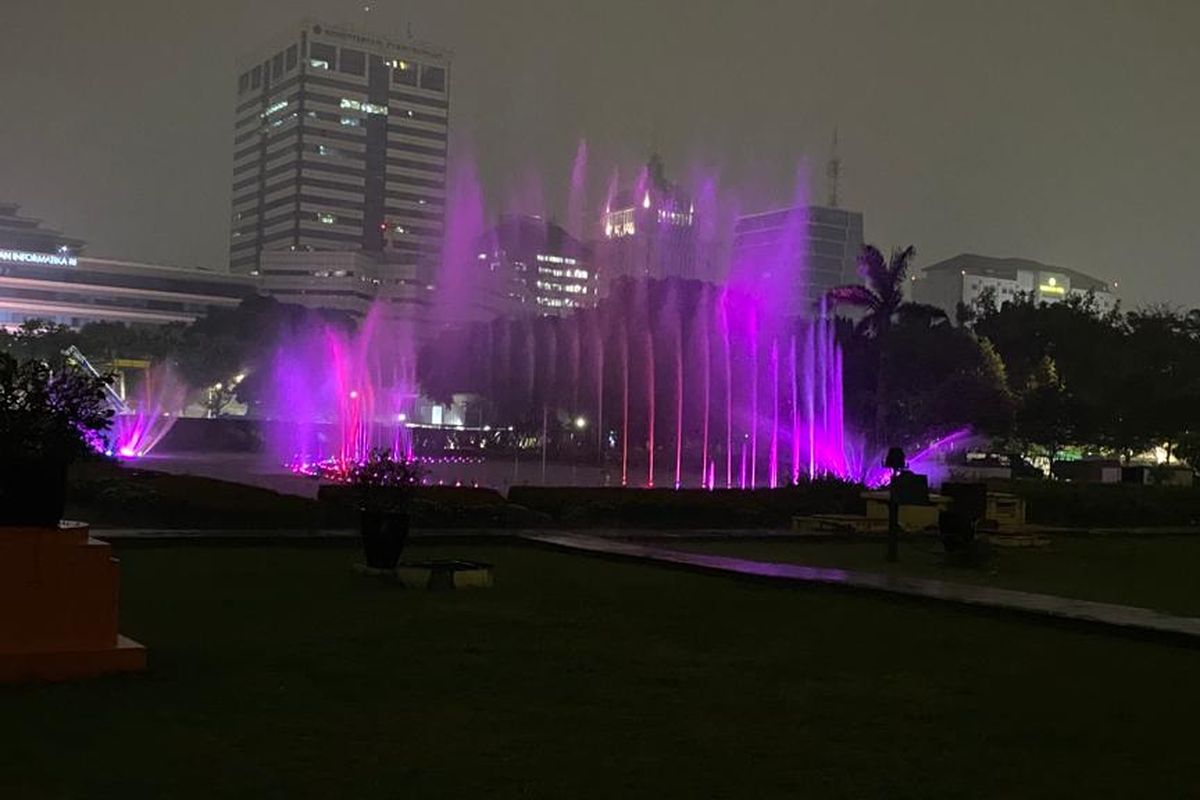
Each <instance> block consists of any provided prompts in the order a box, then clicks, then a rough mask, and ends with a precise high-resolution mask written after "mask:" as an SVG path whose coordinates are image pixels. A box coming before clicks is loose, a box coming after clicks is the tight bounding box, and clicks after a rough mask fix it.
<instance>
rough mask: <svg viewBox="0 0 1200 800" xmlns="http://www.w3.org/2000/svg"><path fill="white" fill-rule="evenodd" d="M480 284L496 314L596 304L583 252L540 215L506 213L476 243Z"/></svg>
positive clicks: (551, 312)
mask: <svg viewBox="0 0 1200 800" xmlns="http://www.w3.org/2000/svg"><path fill="white" fill-rule="evenodd" d="M478 250H479V254H478V261H479V268H480V270H481V272H482V277H481V280H482V282H484V283H485V284H486V287H487V288H486V292H485V293H486V295H487V296H488V297H489V298H492V299H493V300H492V301H493V302H494V303H495V306H496V311H497V316H518V315H521V314H537V315H542V316H562V315H565V314H568V313H570V312H571V311H572V310H574V309H577V308H586V307H590V306H594V305H595V304H596V301H597V280H596V271H595V269H594V268H593V267H592V264H591V259H590V254H589V251H588V248H587V247H586V246H585V245H584V244H583V243H582V242H580V241H579V240H578V239H576V238H575V237H573V236H571V235H570V234H569V233H567V231H566V230H564V229H563V228H562V227H561V226H560V225H557V224H555V223H553V222H549V221H547V220H545V219H542V218H541V217H535V216H530V215H509V216H504V217H501V218H500V221H499V222H498V223H497V224H496V225H495V226H493V227H492V228H491V229H489V230H488V231H487V232H486V233H485V234H484V235H483V237H482V238H481V239H480V242H479V247H478Z"/></svg>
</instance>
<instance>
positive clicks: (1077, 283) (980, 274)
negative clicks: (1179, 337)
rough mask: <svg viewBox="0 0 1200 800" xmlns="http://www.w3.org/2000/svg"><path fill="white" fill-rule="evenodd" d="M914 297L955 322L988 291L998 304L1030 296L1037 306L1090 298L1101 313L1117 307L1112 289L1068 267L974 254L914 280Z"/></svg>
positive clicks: (928, 270)
mask: <svg viewBox="0 0 1200 800" xmlns="http://www.w3.org/2000/svg"><path fill="white" fill-rule="evenodd" d="M912 278H913V280H912V297H913V299H914V300H916V301H917V302H920V303H928V304H929V305H933V306H937V307H938V308H941V309H942V310H943V311H945V312H946V313H947V314H948V315H949V316H950V317H951V318H954V315H955V313H956V312H957V309H958V306H959V304H960V303H961V304H962V305H964V306H968V307H970V306H972V305H974V304H975V302H976V301H977V300H979V299H980V298H981V297H982V296H983V295H984V293H985V292H989V291H990V292H992V294H993V295H994V298H995V302H996V305H997V306H999V305H1003V304H1004V303H1005V302H1009V301H1012V300H1015V299H1017V298H1019V297H1028V298H1030V299H1032V300H1033V301H1034V302H1037V303H1057V302H1058V301H1060V300H1065V299H1066V298H1068V297H1091V298H1093V299H1094V301H1095V303H1096V305H1097V307H1098V308H1099V309H1100V310H1101V311H1107V310H1109V309H1111V308H1113V307H1114V306H1115V305H1116V303H1117V297H1116V295H1115V294H1114V293H1113V289H1114V288H1115V286H1114V285H1110V284H1109V283H1108V282H1107V281H1103V280H1101V279H1099V278H1094V277H1092V276H1091V275H1085V274H1084V273H1082V272H1078V271H1076V270H1073V269H1068V268H1066V267H1056V266H1051V265H1049V264H1042V263H1040V262H1037V261H1031V260H1029V259H1024V258H993V257H991V256H981V255H976V254H973V253H963V254H961V255H957V256H954V257H953V258H948V259H946V260H945V261H939V262H938V263H936V264H931V265H930V266H928V267H926V268H925V269H923V270H921V273H920V274H918V275H913V276H912Z"/></svg>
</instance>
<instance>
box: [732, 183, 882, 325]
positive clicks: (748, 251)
mask: <svg viewBox="0 0 1200 800" xmlns="http://www.w3.org/2000/svg"><path fill="white" fill-rule="evenodd" d="M862 246H863V215H862V214H861V213H860V212H857V211H847V210H846V209H842V208H829V207H826V206H796V207H789V208H779V209H773V210H770V211H762V212H759V213H756V214H747V215H744V216H741V217H738V219H737V220H736V221H735V222H734V228H733V249H732V252H731V253H730V278H731V279H734V280H738V279H741V280H748V281H754V282H761V283H763V284H765V285H766V286H768V287H771V289H772V291H777V292H779V293H781V294H783V295H784V302H783V308H784V311H785V313H787V314H788V315H790V316H797V315H799V316H807V315H811V314H812V313H814V311H816V309H818V308H819V307H820V303H821V300H822V298H823V297H824V296H825V294H826V293H827V292H828V291H829V290H830V289H832V288H833V287H835V286H841V285H843V284H846V283H856V282H857V281H858V276H857V272H856V265H857V262H858V254H859V252H860V251H861V250H862Z"/></svg>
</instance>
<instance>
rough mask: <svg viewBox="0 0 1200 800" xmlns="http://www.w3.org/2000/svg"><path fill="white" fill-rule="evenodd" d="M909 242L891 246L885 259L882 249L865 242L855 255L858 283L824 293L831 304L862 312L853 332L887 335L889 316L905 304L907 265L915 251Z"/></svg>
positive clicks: (890, 323)
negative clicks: (891, 248) (906, 245)
mask: <svg viewBox="0 0 1200 800" xmlns="http://www.w3.org/2000/svg"><path fill="white" fill-rule="evenodd" d="M916 252H917V251H916V249H915V248H914V247H913V246H912V245H909V246H908V247H906V248H904V249H903V250H899V249H896V250H893V251H892V257H891V258H890V259H887V260H885V259H884V257H883V253H881V252H879V248H877V247H875V246H874V245H871V244H868V245H864V246H863V249H862V252H861V253H860V254H859V256H858V274H859V275H861V276H862V279H863V282H862V283H861V284H854V285H851V286H838V287H835V288H833V289H830V290H829V293H828V294H827V295H826V298H827V300H828V301H829V304H830V306H833V307H836V306H852V307H854V308H860V309H862V310H863V311H864V312H866V313H864V314H863V318H862V319H861V320H860V321H859V323H858V326H857V327H856V328H855V330H856V332H858V333H861V334H866V335H867V336H870V337H872V338H875V339H883V338H885V337H886V336H887V334H888V331H889V330H890V329H891V326H892V319H893V318H894V317H895V316H896V314H897V313H898V312H899V310H900V306H902V305H904V304H905V303H904V281H905V279H906V278H907V277H908V265H909V262H910V261H911V260H912V257H913V256H914V255H915V254H916Z"/></svg>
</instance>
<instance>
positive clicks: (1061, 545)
mask: <svg viewBox="0 0 1200 800" xmlns="http://www.w3.org/2000/svg"><path fill="white" fill-rule="evenodd" d="M669 546H670V547H672V548H675V549H681V550H692V551H696V552H703V553H714V554H717V555H723V556H735V557H738V558H750V559H756V560H761V561H782V562H792V563H801V564H812V565H814V566H822V567H842V568H844V569H859V570H864V571H869V572H892V573H895V574H898V575H916V576H919V577H923V578H937V579H939V580H945V581H952V582H956V583H983V584H987V585H989V586H999V587H1003V588H1006V589H1022V590H1025V591H1030V592H1044V593H1046V594H1058V595H1063V596H1065V597H1075V598H1079V599H1081V600H1100V601H1104V602H1109V603H1122V604H1124V605H1133V606H1144V607H1146V608H1154V609H1158V610H1159V611H1168V612H1171V613H1173V614H1181V615H1184V616H1200V581H1198V580H1197V575H1200V536H1106V537H1069V536H1059V537H1055V538H1054V539H1053V540H1052V541H1051V543H1050V544H1049V545H1048V546H1046V547H1039V548H997V549H995V550H994V551H993V552H994V554H995V555H994V557H993V558H992V560H991V562H990V563H988V564H987V565H986V566H984V567H981V568H977V569H975V568H971V569H967V568H962V567H948V566H945V565H944V564H943V563H942V554H941V546H940V545H938V544H935V543H934V541H933V540H932V539H928V538H922V539H917V540H914V541H909V542H902V543H901V546H900V562H899V563H897V564H888V563H887V561H885V560H884V554H885V551H886V545H885V544H884V543H883V542H882V541H869V542H847V541H816V540H815V541H799V542H798V541H795V540H792V541H781V542H764V541H761V540H760V541H754V542H732V541H725V542H681V543H672V544H671V545H669Z"/></svg>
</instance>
